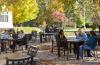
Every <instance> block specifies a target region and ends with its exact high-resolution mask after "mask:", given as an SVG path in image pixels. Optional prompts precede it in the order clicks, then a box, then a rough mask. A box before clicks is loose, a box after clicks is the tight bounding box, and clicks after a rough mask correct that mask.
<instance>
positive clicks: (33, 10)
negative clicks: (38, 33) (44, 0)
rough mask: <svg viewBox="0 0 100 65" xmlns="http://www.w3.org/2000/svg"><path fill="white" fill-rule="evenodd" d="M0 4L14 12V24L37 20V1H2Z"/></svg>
mask: <svg viewBox="0 0 100 65" xmlns="http://www.w3.org/2000/svg"><path fill="white" fill-rule="evenodd" d="M0 3H3V5H6V7H7V9H8V11H12V13H13V21H14V22H13V23H14V24H18V23H23V22H26V21H29V20H32V19H36V17H37V13H38V11H39V8H38V4H37V2H36V0H1V2H0Z"/></svg>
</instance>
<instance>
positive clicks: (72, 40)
mask: <svg viewBox="0 0 100 65" xmlns="http://www.w3.org/2000/svg"><path fill="white" fill-rule="evenodd" d="M67 42H68V44H70V52H71V45H72V44H74V45H75V46H76V48H74V51H76V56H77V59H79V46H80V45H79V42H80V40H78V39H70V40H67Z"/></svg>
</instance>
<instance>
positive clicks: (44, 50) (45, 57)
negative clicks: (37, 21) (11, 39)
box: [0, 43, 100, 65]
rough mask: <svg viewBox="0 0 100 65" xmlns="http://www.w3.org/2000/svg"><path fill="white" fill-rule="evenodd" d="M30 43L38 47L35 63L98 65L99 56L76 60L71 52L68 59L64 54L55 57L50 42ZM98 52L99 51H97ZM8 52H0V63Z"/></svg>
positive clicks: (49, 64) (0, 64) (2, 63)
mask: <svg viewBox="0 0 100 65" xmlns="http://www.w3.org/2000/svg"><path fill="white" fill-rule="evenodd" d="M30 45H33V46H37V47H39V51H38V53H37V56H36V57H35V58H34V59H35V60H37V61H38V62H37V65H100V64H99V63H100V58H97V59H95V58H94V57H93V58H84V59H80V60H76V59H75V56H74V55H73V54H70V55H69V60H67V58H66V56H63V54H62V56H61V57H60V58H58V57H57V52H54V53H51V43H42V44H41V43H30ZM99 54H100V53H99ZM7 55H11V54H10V53H5V54H0V65H5V63H6V61H5V57H6V56H7Z"/></svg>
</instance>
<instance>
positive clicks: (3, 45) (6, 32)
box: [1, 30, 10, 52]
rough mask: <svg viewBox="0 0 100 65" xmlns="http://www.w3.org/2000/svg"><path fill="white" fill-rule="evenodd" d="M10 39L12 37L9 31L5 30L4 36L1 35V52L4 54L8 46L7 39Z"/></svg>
mask: <svg viewBox="0 0 100 65" xmlns="http://www.w3.org/2000/svg"><path fill="white" fill-rule="evenodd" d="M9 38H10V35H9V33H8V31H7V30H5V31H4V32H3V33H2V34H1V52H3V51H4V50H5V48H6V46H7V44H6V43H8V41H7V39H9Z"/></svg>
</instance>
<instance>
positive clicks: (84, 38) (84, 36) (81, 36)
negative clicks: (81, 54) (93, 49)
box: [76, 29, 88, 45]
mask: <svg viewBox="0 0 100 65" xmlns="http://www.w3.org/2000/svg"><path fill="white" fill-rule="evenodd" d="M76 39H78V40H79V41H80V43H79V45H82V44H83V43H84V42H86V41H87V40H88V36H87V34H86V33H85V32H84V31H83V30H82V29H79V30H78V34H76Z"/></svg>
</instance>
